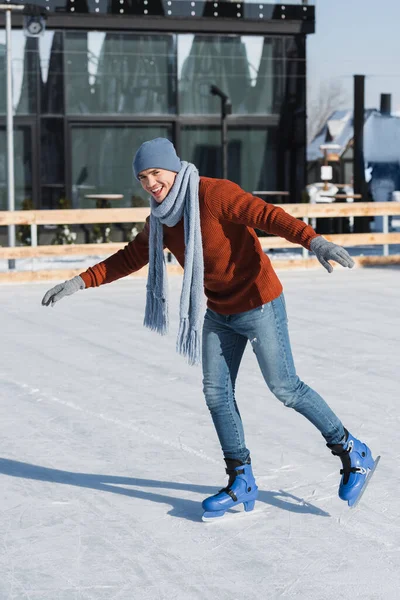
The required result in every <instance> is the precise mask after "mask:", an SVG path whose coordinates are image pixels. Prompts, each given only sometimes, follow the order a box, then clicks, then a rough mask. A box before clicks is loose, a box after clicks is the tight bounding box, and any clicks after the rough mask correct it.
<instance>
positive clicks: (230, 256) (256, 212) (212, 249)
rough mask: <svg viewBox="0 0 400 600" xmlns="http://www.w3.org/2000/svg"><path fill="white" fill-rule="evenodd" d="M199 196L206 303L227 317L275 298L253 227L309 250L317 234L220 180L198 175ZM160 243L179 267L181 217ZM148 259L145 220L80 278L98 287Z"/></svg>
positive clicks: (277, 285) (272, 276) (277, 288)
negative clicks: (130, 238)
mask: <svg viewBox="0 0 400 600" xmlns="http://www.w3.org/2000/svg"><path fill="white" fill-rule="evenodd" d="M199 200H200V223H201V233H202V241H203V253H204V291H205V294H206V296H207V306H208V307H209V308H211V309H212V310H214V311H215V312H218V313H220V314H223V315H230V314H235V313H239V312H244V311H247V310H251V309H253V308H256V307H257V306H261V305H262V304H265V303H266V302H270V301H271V300H274V299H275V298H277V297H278V296H279V294H280V293H281V292H282V284H281V282H280V281H279V279H278V277H277V275H276V273H275V271H274V269H273V267H272V265H271V262H270V260H269V258H268V256H266V254H264V252H263V251H262V248H261V245H260V242H259V240H258V238H257V235H256V234H255V232H254V228H257V229H261V230H263V231H266V232H267V233H271V234H274V235H278V236H280V237H283V238H286V239H287V240H289V241H291V242H295V243H298V244H301V245H302V246H304V247H305V248H307V249H309V247H310V242H311V240H312V239H313V238H314V237H316V235H317V234H316V233H315V231H314V230H313V229H312V227H310V226H309V225H305V224H304V223H303V222H302V221H299V220H298V219H296V218H295V217H292V216H291V215H289V214H288V213H286V212H285V211H284V210H283V209H282V208H280V207H278V206H274V205H272V204H268V203H266V202H264V200H261V199H260V198H257V197H255V196H253V195H252V194H249V193H247V192H245V191H243V190H242V189H241V188H240V187H239V186H238V185H236V183H233V182H231V181H228V180H225V179H213V178H209V177H201V178H200V185H199ZM164 246H165V247H166V248H168V249H169V250H170V251H171V252H172V254H174V256H175V257H176V258H177V260H178V262H179V264H180V265H181V266H182V267H183V266H184V253H185V245H184V231H183V219H182V220H181V221H180V222H179V223H178V224H177V225H175V227H166V226H164ZM148 260H149V220H148V219H147V221H146V225H145V227H144V229H143V231H142V232H140V233H139V234H138V235H137V236H136V238H135V239H134V240H133V241H132V242H130V243H129V244H128V245H127V246H125V248H124V249H123V250H119V251H118V252H116V253H115V254H113V255H112V256H110V257H109V258H107V259H106V260H104V261H102V262H100V263H98V264H97V265H95V266H93V267H90V268H89V269H88V270H87V271H85V272H84V273H81V277H82V279H83V280H84V282H85V285H86V287H94V286H99V285H102V284H104V283H110V282H111V281H115V280H116V279H119V278H121V277H125V276H126V275H129V273H133V272H134V271H138V270H139V269H141V268H142V267H143V266H145V265H146V264H147V263H148Z"/></svg>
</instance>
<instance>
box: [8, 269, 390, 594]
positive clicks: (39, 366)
mask: <svg viewBox="0 0 400 600" xmlns="http://www.w3.org/2000/svg"><path fill="white" fill-rule="evenodd" d="M280 277H281V280H282V281H283V283H284V287H285V293H286V301H287V306H288V313H289V326H290V331H291V337H292V345H293V351H294V356H295V360H296V364H297V369H298V372H299V374H300V376H301V377H302V378H303V379H304V380H305V381H306V382H307V383H309V384H310V385H312V386H313V387H315V388H316V389H317V390H318V391H319V392H320V393H321V394H322V395H323V396H324V397H325V399H326V400H327V401H328V402H329V404H330V405H331V406H332V407H333V408H334V410H335V412H336V413H337V414H338V415H339V416H340V418H341V419H342V420H343V422H344V424H345V425H346V426H347V428H348V429H349V430H350V431H351V432H352V433H353V434H355V435H356V436H358V437H361V439H363V440H365V441H367V442H368V444H369V445H370V447H371V448H372V451H373V453H374V454H375V455H376V454H381V455H382V459H381V462H380V465H379V468H378V469H377V471H376V473H375V475H374V477H373V478H372V480H371V483H370V485H369V487H368V489H367V491H366V492H365V494H364V496H363V498H362V500H361V502H360V503H359V505H358V507H357V508H356V509H354V510H351V509H349V508H348V507H347V505H346V504H345V503H344V502H342V501H341V500H339V498H338V496H337V488H338V483H339V478H340V475H339V469H340V461H339V459H337V458H336V457H333V456H332V455H331V454H330V452H329V450H328V449H327V448H326V447H325V443H324V440H323V438H322V437H321V435H320V434H319V432H318V431H317V430H316V429H314V428H313V426H312V425H310V424H309V423H308V421H306V420H305V419H304V418H303V417H301V416H300V415H298V414H296V413H295V412H294V411H293V410H291V409H288V408H285V407H284V406H283V405H281V404H280V403H279V402H278V401H277V400H276V399H275V398H274V397H273V396H272V394H271V393H270V392H269V391H268V389H267V388H266V386H265V384H264V382H263V380H262V377H261V374H260V372H259V370H258V366H257V363H256V360H255V357H254V355H253V353H252V350H251V346H250V344H249V345H248V348H247V350H246V353H245V356H244V359H243V363H242V366H241V370H240V372H239V378H238V384H237V401H238V404H239V408H240V411H241V414H242V418H243V420H244V424H245V430H246V441H247V445H248V447H249V448H250V450H251V453H252V459H253V466H254V471H255V475H256V478H257V482H258V485H259V487H260V496H259V501H258V502H257V504H256V507H257V510H255V511H254V513H249V514H246V515H235V516H234V517H232V518H230V519H229V520H228V519H227V520H221V521H219V522H215V523H211V524H210V523H203V522H202V521H201V514H202V510H201V501H202V499H203V498H204V497H205V496H207V495H210V494H212V493H215V492H216V491H217V490H218V489H219V488H220V487H223V485H224V484H225V481H226V476H225V473H224V464H223V461H222V455H221V451H220V447H219V443H218V440H217V437H216V434H215V431H214V428H213V425H212V422H211V418H210V415H209V413H208V410H207V408H206V406H205V403H204V400H203V397H202V384H201V370H200V368H196V367H190V366H188V365H187V364H186V363H185V360H184V359H183V358H182V357H180V356H178V355H177V354H176V353H175V336H176V331H177V322H178V318H177V312H178V302H179V294H180V289H181V278H180V277H178V276H175V277H170V290H171V307H170V308H171V310H170V312H171V332H170V334H169V335H168V336H166V337H160V336H158V335H157V334H155V333H153V332H150V331H148V330H146V329H144V328H143V327H142V320H143V312H144V300H145V284H146V282H145V280H143V279H127V280H125V281H120V282H115V283H113V284H111V285H108V286H103V287H100V288H98V289H90V290H84V291H82V292H79V293H77V294H75V295H74V296H72V297H69V298H65V299H63V300H62V301H61V302H59V303H58V304H57V305H56V306H55V307H54V308H45V307H42V306H41V304H40V301H41V298H42V296H43V294H44V292H45V291H46V289H48V287H50V285H52V284H43V283H40V284H30V285H29V284H24V285H16V284H13V285H11V284H10V285H6V284H4V285H2V286H0V308H1V310H0V331H1V358H0V374H1V380H0V445H1V451H0V532H1V533H0V537H1V542H2V543H1V544H0V599H1V600H22V599H29V600H81V599H82V600H214V599H215V600H252V599H253V598H257V599H266V600H275V599H284V600H289V599H294V598H296V599H300V600H338V599H348V598H349V599H351V600H353V599H359V600H379V599H385V600H397V599H398V598H399V593H400V592H399V590H400V500H399V491H400V488H399V479H400V476H399V456H400V441H399V414H400V411H399V403H400V396H399V389H400V386H399V383H400V366H399V362H400V343H399V342H400V302H399V292H400V269H399V268H396V267H393V268H385V269H353V270H352V271H349V270H346V271H345V270H343V269H341V270H340V269H335V271H334V273H333V274H332V275H328V274H327V273H326V272H325V271H324V270H323V269H322V267H321V269H320V270H318V271H297V272H282V273H280Z"/></svg>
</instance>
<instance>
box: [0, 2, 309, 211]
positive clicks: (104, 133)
mask: <svg viewBox="0 0 400 600" xmlns="http://www.w3.org/2000/svg"><path fill="white" fill-rule="evenodd" d="M35 4H39V5H41V6H43V7H45V8H46V11H47V14H48V19H47V22H46V30H45V33H44V35H42V36H41V37H26V36H25V35H24V32H23V29H22V16H20V15H17V14H13V16H12V22H13V32H12V52H13V84H14V89H13V103H14V107H15V121H14V126H15V178H16V209H21V208H22V207H27V206H32V207H34V208H39V209H53V208H59V207H66V206H68V207H71V208H84V207H91V208H93V206H94V203H93V201H92V200H89V199H87V198H85V196H86V195H88V194H93V193H115V194H122V195H123V200H121V201H118V202H116V203H115V206H140V205H142V204H145V205H147V199H146V198H145V197H144V194H143V192H142V190H141V188H140V186H139V185H138V184H137V182H136V181H134V179H133V177H132V170H131V162H132V156H133V154H134V151H135V150H136V149H137V147H138V146H139V145H140V144H141V143H142V142H143V141H145V140H147V139H150V138H153V137H156V136H167V137H169V138H170V139H171V140H173V141H174V143H175V144H176V146H177V149H178V152H179V154H180V156H181V157H182V158H183V159H185V160H188V161H192V162H194V163H195V164H196V165H197V166H198V168H199V171H200V174H201V175H208V176H215V177H220V176H221V158H220V154H221V153H220V135H221V134H220V127H221V119H220V102H219V99H218V98H217V97H215V96H212V95H211V94H210V91H209V88H210V85H211V84H214V85H217V86H219V87H220V88H221V89H222V90H223V91H224V92H225V93H226V94H228V96H229V97H230V100H231V102H232V114H231V115H230V116H229V118H228V141H229V145H228V158H229V162H228V167H229V168H228V177H229V178H230V179H232V180H233V181H236V182H237V183H238V184H240V185H241V186H242V187H243V188H244V189H246V190H248V191H253V190H287V191H290V200H291V201H297V200H299V199H300V194H301V190H302V189H303V188H304V185H305V177H306V133H305V131H306V110H305V96H306V36H307V34H309V33H313V31H314V7H312V6H308V5H301V4H297V5H282V4H279V5H274V4H263V3H260V2H257V3H254V2H251V3H247V2H246V3H244V2H239V3H236V2H234V3H233V2H219V1H217V2H211V1H206V2H205V1H200V2H199V1H197V0H195V1H190V0H36V2H35ZM4 23H5V20H4V14H0V81H1V82H2V83H1V85H0V209H1V210H5V209H6V208H7V194H6V185H7V181H6V176H7V172H6V130H5V126H6V114H5V113H6V90H5V82H6V76H5V30H4Z"/></svg>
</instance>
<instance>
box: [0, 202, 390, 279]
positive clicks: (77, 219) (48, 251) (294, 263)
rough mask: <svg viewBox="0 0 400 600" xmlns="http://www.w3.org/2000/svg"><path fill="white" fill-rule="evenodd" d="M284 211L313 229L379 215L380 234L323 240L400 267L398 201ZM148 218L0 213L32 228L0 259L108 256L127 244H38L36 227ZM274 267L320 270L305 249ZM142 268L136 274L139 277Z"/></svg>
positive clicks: (66, 273)
mask: <svg viewBox="0 0 400 600" xmlns="http://www.w3.org/2000/svg"><path fill="white" fill-rule="evenodd" d="M283 208H284V210H285V211H286V212H288V213H289V214H291V215H293V216H294V217H296V218H301V219H303V221H305V222H307V223H309V222H310V220H311V225H314V220H315V219H317V218H338V217H372V216H382V217H383V232H382V233H350V234H341V233H338V234H332V235H325V237H326V238H327V239H328V240H330V241H332V242H335V243H336V244H340V245H342V246H346V247H356V246H376V245H382V246H383V252H382V255H380V256H379V255H378V256H360V257H355V262H356V263H357V264H358V265H360V266H365V265H374V264H400V255H396V254H394V255H393V254H392V255H389V246H390V245H391V244H400V233H396V232H392V233H389V216H390V215H393V216H394V215H400V203H396V202H355V203H339V204H338V203H332V204H285V205H283ZM148 214H149V209H148V208H107V209H81V210H38V211H35V210H31V211H13V212H10V211H0V226H8V225H28V226H30V227H31V246H16V247H13V248H10V247H0V259H3V260H4V259H6V260H7V259H25V258H50V257H52V258H56V257H66V256H96V257H97V256H108V255H110V254H112V253H114V252H116V251H117V250H119V249H120V248H123V247H124V246H125V243H113V242H111V243H103V244H70V245H46V246H44V245H43V246H39V245H38V244H37V240H38V237H37V227H38V226H39V225H88V224H95V223H97V224H101V223H143V222H144V221H145V220H146V217H147V216H148ZM259 239H260V242H261V245H262V247H263V249H264V250H272V249H277V248H293V247H298V246H297V245H295V244H292V243H291V242H288V241H287V240H285V239H282V238H278V237H261V238H259ZM272 262H273V264H274V267H275V268H278V269H279V268H282V269H287V268H298V267H303V268H309V267H315V266H318V264H319V263H317V261H316V259H314V258H310V257H309V253H308V251H307V250H305V249H304V248H303V251H302V258H297V259H294V258H293V259H288V260H285V259H274V258H272ZM168 269H169V270H170V271H171V272H181V268H180V267H179V266H176V265H168ZM146 270H147V269H146V268H144V269H142V270H141V271H139V272H138V273H136V274H135V275H140V276H143V275H145V274H146ZM81 271H82V269H68V270H66V269H51V270H35V271H18V270H9V271H7V272H2V273H0V282H5V281H34V280H50V279H67V278H69V277H72V276H74V275H76V274H78V273H80V272H81Z"/></svg>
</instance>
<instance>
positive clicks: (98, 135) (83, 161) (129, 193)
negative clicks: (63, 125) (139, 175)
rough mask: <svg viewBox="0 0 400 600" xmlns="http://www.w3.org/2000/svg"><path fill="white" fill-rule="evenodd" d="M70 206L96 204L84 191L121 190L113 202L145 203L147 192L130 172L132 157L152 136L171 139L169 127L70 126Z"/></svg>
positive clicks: (129, 204) (116, 205) (123, 204)
mask: <svg viewBox="0 0 400 600" xmlns="http://www.w3.org/2000/svg"><path fill="white" fill-rule="evenodd" d="M71 136H72V204H73V206H72V207H73V208H95V203H94V201H93V200H89V199H87V198H85V195H87V194H123V196H124V199H123V200H121V201H113V204H112V205H113V206H114V207H118V206H148V205H149V202H148V196H147V195H146V194H145V192H144V191H143V189H142V187H141V185H140V184H139V182H138V181H137V180H136V179H135V177H134V176H133V173H132V159H133V156H134V154H135V152H136V150H137V149H138V148H139V146H140V144H142V143H143V142H145V141H147V140H150V139H153V138H155V137H168V138H169V139H171V128H170V127H168V126H166V125H165V126H164V125H154V124H153V125H150V124H149V125H148V126H147V125H143V126H133V125H132V126H130V125H125V126H124V127H118V126H114V127H112V126H110V125H109V126H106V127H105V126H99V127H96V126H90V127H77V126H73V127H72V131H71Z"/></svg>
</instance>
